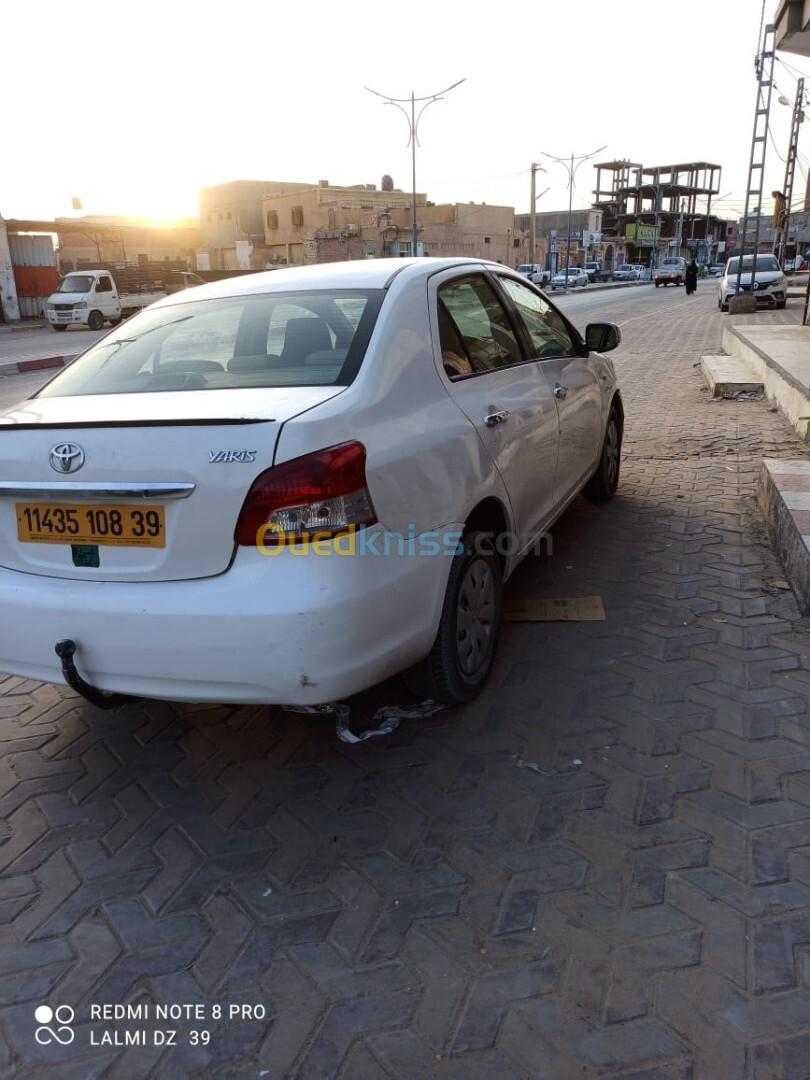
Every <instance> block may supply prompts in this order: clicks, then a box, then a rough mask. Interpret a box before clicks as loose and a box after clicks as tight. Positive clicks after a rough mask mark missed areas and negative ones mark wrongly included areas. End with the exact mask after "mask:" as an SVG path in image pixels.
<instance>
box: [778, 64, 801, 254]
mask: <svg viewBox="0 0 810 1080" xmlns="http://www.w3.org/2000/svg"><path fill="white" fill-rule="evenodd" d="M803 121H804V79H799V81H798V84H797V86H796V101H795V103H794V105H793V119H792V121H791V124H790V144H789V145H788V152H787V159H786V160H785V182H784V185H783V187H782V194H783V195H784V198H785V202H784V206H783V209H782V213H781V215H780V221H779V248H778V258H779V263H780V265H781V266H784V265H785V254H786V248H787V244H788V240H789V238H790V208H791V204H792V203H793V180H794V177H795V175H796V157H797V155H798V152H799V129H800V128H801V125H802V123H803Z"/></svg>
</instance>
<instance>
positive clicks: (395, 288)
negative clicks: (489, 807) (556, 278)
mask: <svg viewBox="0 0 810 1080" xmlns="http://www.w3.org/2000/svg"><path fill="white" fill-rule="evenodd" d="M586 339H587V340H586V341H583V340H582V338H581V337H580V335H579V334H578V333H577V331H576V330H575V329H574V328H573V327H572V326H571V324H570V323H569V322H568V321H567V320H566V319H565V318H564V316H563V315H561V314H560V313H559V312H558V311H557V309H556V308H555V307H554V306H553V305H552V304H550V303H549V301H548V300H547V299H546V298H545V297H544V296H543V295H542V293H541V292H539V291H538V290H537V289H536V288H535V287H534V286H533V285H532V284H531V283H529V282H527V281H526V279H525V278H524V277H521V276H520V275H518V274H517V273H515V272H513V271H511V270H508V269H507V268H506V267H503V266H501V265H500V264H494V263H488V262H482V261H478V260H469V259H391V260H388V259H380V260H375V261H367V262H349V263H340V264H329V265H320V266H311V267H300V268H290V269H286V270H277V271H274V272H272V273H267V274H256V275H251V276H247V277H242V278H231V279H230V280H227V281H222V282H217V283H215V284H211V285H206V286H203V287H200V288H196V289H192V290H189V291H186V292H183V293H181V294H178V295H174V296H171V297H167V298H166V300H165V301H161V302H159V303H157V304H155V305H153V306H152V307H150V308H148V309H147V310H146V311H144V312H142V313H141V314H140V315H137V316H135V317H134V318H132V319H131V320H129V321H128V322H126V323H124V324H122V325H121V326H119V327H117V328H116V329H115V330H113V331H112V332H111V333H110V334H108V335H107V336H106V337H105V338H102V339H101V340H100V341H98V342H96V343H95V344H94V345H93V346H91V347H90V348H89V349H88V350H87V351H86V352H85V353H83V354H82V355H81V356H80V357H79V358H78V359H77V360H75V361H74V362H73V364H71V365H70V367H68V368H66V369H65V370H64V371H62V372H60V374H58V375H57V376H56V378H54V379H53V380H52V381H51V382H49V383H48V384H47V385H46V386H45V387H44V388H43V389H42V390H40V391H39V393H37V394H35V395H34V396H33V397H32V398H30V399H28V400H27V401H24V402H23V403H21V404H20V405H17V406H15V407H13V408H12V409H10V410H7V411H6V412H5V413H0V613H2V618H1V619H0V671H6V672H10V673H13V674H16V675H22V676H27V677H29V678H33V679H38V680H45V681H50V682H58V681H61V680H62V678H66V679H67V681H68V682H69V683H70V685H72V686H74V688H75V689H77V690H78V691H79V692H80V693H84V694H85V696H87V697H88V698H89V699H90V700H94V701H97V703H98V704H101V705H112V704H115V703H117V702H118V701H120V700H121V699H120V696H119V695H132V696H143V697H152V698H165V699H169V700H175V701H218V702H274V703H279V704H291V705H293V704H294V705H313V704H321V703H327V702H334V701H338V700H340V699H342V698H345V697H347V696H348V695H351V694H354V693H356V692H357V691H360V690H363V689H364V688H366V687H369V686H371V685H373V684H374V683H377V682H379V681H381V680H383V679H385V678H387V677H389V676H391V675H394V674H396V673H398V672H403V671H407V672H408V674H409V678H410V681H411V684H412V685H413V686H414V687H417V688H418V689H419V690H421V691H422V692H423V693H425V694H426V695H428V696H430V697H433V698H434V699H436V700H439V701H443V702H448V703H458V702H463V701H466V700H468V699H469V698H471V697H473V696H474V694H475V693H476V692H477V691H478V690H479V689H480V688H481V686H482V685H483V683H484V681H485V680H486V678H487V675H488V673H489V670H490V667H491V665H492V661H493V657H494V654H495V649H496V646H497V639H498V627H499V622H500V615H501V596H502V589H503V583H504V581H505V580H506V578H507V577H508V576H509V574H510V573H511V572H512V571H513V570H514V568H515V566H516V565H517V564H518V562H519V561H520V559H521V558H522V557H523V556H524V555H525V554H526V553H527V552H529V551H531V550H532V548H533V546H534V545H535V544H536V542H537V541H538V538H539V537H541V536H542V534H543V533H544V532H545V531H546V530H547V529H548V528H549V526H550V525H551V524H552V522H553V521H554V519H555V518H556V517H558V515H559V514H560V513H561V512H562V511H563V510H564V509H565V507H566V506H567V505H568V503H570V502H571V500H572V499H573V498H574V497H575V496H576V495H577V493H578V492H580V491H581V490H582V489H583V488H585V490H586V492H587V493H588V494H590V495H591V496H592V497H593V498H595V499H597V500H604V499H608V498H610V497H611V495H612V494H613V493H614V491H615V490H616V486H617V483H618V477H619V456H620V448H621V437H622V427H623V410H622V403H621V399H620V396H619V391H618V388H617V385H616V377H615V373H614V370H613V366H612V364H611V363H610V361H609V360H608V359H605V357H603V356H602V355H601V353H602V352H605V351H607V350H609V349H612V348H614V347H615V346H616V345H617V344H618V343H619V340H620V335H619V331H618V330H617V328H616V327H614V326H612V325H611V324H606V323H600V324H593V325H591V326H589V327H588V330H587V334H586Z"/></svg>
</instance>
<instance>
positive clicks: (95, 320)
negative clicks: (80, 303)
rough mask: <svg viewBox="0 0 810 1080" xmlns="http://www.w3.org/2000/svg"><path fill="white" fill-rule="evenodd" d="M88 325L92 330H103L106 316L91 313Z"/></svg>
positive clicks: (97, 312)
mask: <svg viewBox="0 0 810 1080" xmlns="http://www.w3.org/2000/svg"><path fill="white" fill-rule="evenodd" d="M87 325H88V326H89V327H90V329H91V330H101V329H102V328H103V326H104V316H103V315H102V314H101V312H100V311H91V312H90V314H89V315H88V317H87Z"/></svg>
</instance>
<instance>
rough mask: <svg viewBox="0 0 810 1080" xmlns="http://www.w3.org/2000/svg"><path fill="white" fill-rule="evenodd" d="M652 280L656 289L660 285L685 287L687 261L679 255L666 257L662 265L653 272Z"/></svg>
mask: <svg viewBox="0 0 810 1080" xmlns="http://www.w3.org/2000/svg"><path fill="white" fill-rule="evenodd" d="M652 279H653V282H654V284H655V287H656V289H657V288H658V287H659V285H663V286H665V287H666V286H667V285H683V283H684V281H685V280H686V259H682V258H680V257H679V256H677V255H669V256H666V257H665V258H663V259H662V260H661V265H660V266H656V267H655V269H654V270H653V272H652Z"/></svg>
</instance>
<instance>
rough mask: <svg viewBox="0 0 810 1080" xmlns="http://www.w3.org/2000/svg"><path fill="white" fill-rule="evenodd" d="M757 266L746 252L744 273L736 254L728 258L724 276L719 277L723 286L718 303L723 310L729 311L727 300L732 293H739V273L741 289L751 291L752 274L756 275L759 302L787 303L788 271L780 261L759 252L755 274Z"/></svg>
mask: <svg viewBox="0 0 810 1080" xmlns="http://www.w3.org/2000/svg"><path fill="white" fill-rule="evenodd" d="M753 270H754V256H753V255H746V256H745V258H744V259H743V264H742V274H740V273H739V271H740V258H739V256H736V257H735V258H733V259H729V260H728V262H727V263H726V266H725V271H724V273H723V276H722V277H721V278H720V286H719V289H718V293H717V306H718V307H719V308H720V310H721V311H728V302H729V300H730V299H731V298H732V296H736V295H737V292H738V289H737V277H738V275H739V281H740V283H739V292H741V293H750V292H751V278H752V277H753V278H754V299H755V300H756V302H757V304H758V305H759V304H769V305H771V306H772V307H777V308H783V307H785V306H786V305H787V283H786V281H785V273H784V271H783V269H782V267H781V266H780V265H779V260H778V259H777V257H776V256H775V255H757V262H756V274H753V273H752V271H753Z"/></svg>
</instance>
